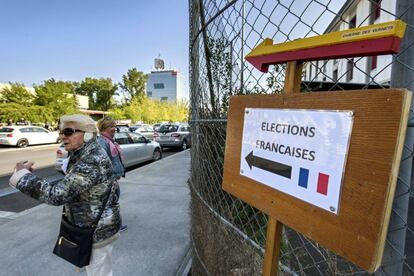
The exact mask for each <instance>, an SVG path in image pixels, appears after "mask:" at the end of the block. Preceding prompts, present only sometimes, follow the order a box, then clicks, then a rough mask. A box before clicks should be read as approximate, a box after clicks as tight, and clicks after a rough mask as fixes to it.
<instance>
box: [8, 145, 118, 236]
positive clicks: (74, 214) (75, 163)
mask: <svg viewBox="0 0 414 276" xmlns="http://www.w3.org/2000/svg"><path fill="white" fill-rule="evenodd" d="M69 156H70V159H69V164H68V168H67V171H66V175H65V177H64V178H63V179H62V180H61V181H59V182H57V183H56V182H55V183H49V182H48V181H46V180H44V179H41V178H39V177H38V176H36V175H34V174H32V173H27V174H25V175H24V176H23V177H22V178H21V179H20V180H19V182H18V183H17V185H16V188H18V189H19V190H20V191H22V192H23V193H25V194H27V195H29V196H30V197H32V198H34V199H37V200H39V201H41V202H44V203H46V204H50V205H63V204H64V205H65V210H66V217H67V219H68V220H69V221H70V222H71V223H73V224H74V225H76V226H79V227H86V226H91V225H92V223H93V222H94V221H95V220H96V218H97V217H98V215H99V212H100V210H101V208H102V204H103V201H104V200H105V196H106V194H107V193H106V192H107V190H108V188H109V186H110V184H111V183H112V184H113V185H112V189H111V193H110V197H109V199H108V202H107V204H106V207H105V210H104V212H103V213H102V217H101V219H100V220H99V223H98V227H97V229H96V231H95V234H94V242H95V243H98V242H102V241H104V240H106V239H108V238H110V237H112V236H114V235H115V234H116V233H118V231H119V229H120V226H121V215H120V210H119V203H118V197H117V195H116V193H115V189H116V188H117V187H116V185H118V184H117V182H116V180H115V177H114V174H113V171H112V163H111V161H110V159H109V158H108V156H107V154H106V153H105V151H104V150H103V149H102V148H101V146H100V145H99V144H98V143H97V142H96V139H92V140H91V141H89V142H87V143H85V144H84V145H83V146H82V147H81V148H79V149H77V150H76V151H74V152H71V153H70V154H69Z"/></svg>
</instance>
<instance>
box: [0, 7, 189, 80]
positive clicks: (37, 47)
mask: <svg viewBox="0 0 414 276" xmlns="http://www.w3.org/2000/svg"><path fill="white" fill-rule="evenodd" d="M0 12H1V16H0V64H1V66H0V83H6V82H22V83H24V84H25V85H27V86H32V85H33V83H35V84H39V83H41V82H42V81H44V80H47V79H49V78H55V79H57V80H68V81H81V80H82V79H84V78H85V77H95V78H101V77H105V78H106V77H110V78H112V80H113V81H116V82H119V81H120V80H121V78H122V75H123V74H125V73H126V72H127V70H128V69H130V68H132V67H136V68H137V69H138V70H140V71H143V72H145V73H148V72H150V71H151V70H152V69H153V66H154V65H153V61H154V58H156V57H158V55H159V54H160V55H161V58H163V59H164V61H165V67H166V68H175V69H177V70H178V71H180V72H181V73H182V74H183V75H184V78H185V79H186V83H188V1H187V0H150V1H148V0H141V1H138V0H69V1H59V0H38V1H32V0H0Z"/></svg>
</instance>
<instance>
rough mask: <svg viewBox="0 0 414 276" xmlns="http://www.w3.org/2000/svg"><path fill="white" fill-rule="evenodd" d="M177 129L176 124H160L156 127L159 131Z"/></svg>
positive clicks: (174, 130) (173, 130)
mask: <svg viewBox="0 0 414 276" xmlns="http://www.w3.org/2000/svg"><path fill="white" fill-rule="evenodd" d="M177 130H178V126H177V125H162V126H160V128H159V129H158V131H159V132H176V131H177Z"/></svg>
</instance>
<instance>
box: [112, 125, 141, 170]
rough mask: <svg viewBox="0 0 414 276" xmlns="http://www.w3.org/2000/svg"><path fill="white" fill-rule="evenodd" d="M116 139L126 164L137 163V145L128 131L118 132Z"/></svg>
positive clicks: (126, 165) (128, 165)
mask: <svg viewBox="0 0 414 276" xmlns="http://www.w3.org/2000/svg"><path fill="white" fill-rule="evenodd" d="M114 139H115V141H116V142H117V143H118V144H119V145H120V147H121V150H122V156H123V159H122V161H123V163H124V166H125V167H126V168H127V167H130V166H132V165H135V164H137V162H138V159H137V155H136V152H135V145H134V143H133V142H132V140H131V138H130V137H129V135H128V133H127V132H118V133H115V136H114Z"/></svg>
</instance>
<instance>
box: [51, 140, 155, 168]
mask: <svg viewBox="0 0 414 276" xmlns="http://www.w3.org/2000/svg"><path fill="white" fill-rule="evenodd" d="M114 138H115V141H116V142H117V143H118V144H119V145H120V147H121V149H122V155H123V157H124V159H123V163H124V166H125V168H129V167H131V166H134V165H137V164H140V163H143V162H146V161H150V160H153V161H156V160H159V159H161V158H162V150H161V146H160V144H158V143H157V142H155V141H151V140H149V139H147V138H145V137H144V136H142V135H141V134H139V133H133V132H117V133H115V136H114ZM67 156H68V153H67V151H66V150H65V147H64V146H63V144H62V145H60V147H59V148H58V149H57V150H56V157H57V158H56V163H55V168H56V170H58V171H59V172H62V164H63V160H64V159H66V158H67Z"/></svg>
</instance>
